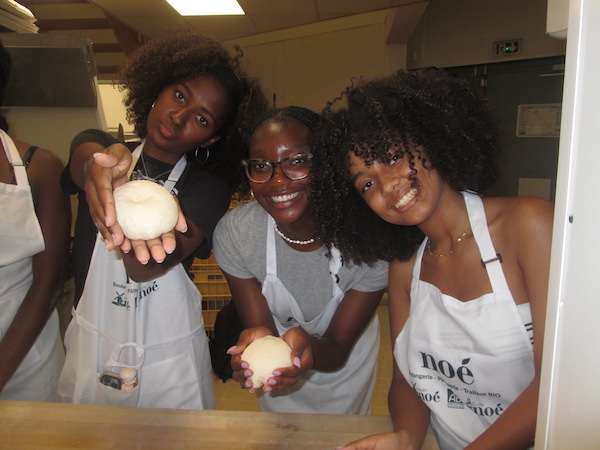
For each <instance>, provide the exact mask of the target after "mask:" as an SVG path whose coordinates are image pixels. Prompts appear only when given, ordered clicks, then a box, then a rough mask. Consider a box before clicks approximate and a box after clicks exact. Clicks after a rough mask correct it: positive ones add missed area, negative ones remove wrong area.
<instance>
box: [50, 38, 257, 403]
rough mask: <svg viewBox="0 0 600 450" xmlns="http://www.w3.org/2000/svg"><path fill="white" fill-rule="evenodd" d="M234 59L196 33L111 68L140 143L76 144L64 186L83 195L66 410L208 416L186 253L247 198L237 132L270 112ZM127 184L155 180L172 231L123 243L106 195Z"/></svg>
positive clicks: (202, 344)
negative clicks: (238, 197) (235, 202)
mask: <svg viewBox="0 0 600 450" xmlns="http://www.w3.org/2000/svg"><path fill="white" fill-rule="evenodd" d="M240 57H241V54H238V55H236V56H232V55H231V54H230V53H229V52H228V51H227V50H226V49H225V48H224V47H223V46H222V45H221V44H220V43H218V42H217V41H215V40H213V39H211V38H209V37H206V36H204V35H201V34H198V33H194V32H188V31H180V32H173V33H169V34H167V35H166V36H164V37H162V38H159V39H156V40H152V41H149V42H148V43H147V44H145V45H144V46H142V47H141V48H140V49H139V50H138V51H137V52H135V53H134V54H133V55H132V56H131V57H130V58H129V59H128V61H127V63H126V64H125V65H124V67H123V68H122V70H121V72H120V87H121V88H122V89H123V90H124V91H125V100H124V103H125V106H126V107H127V114H128V119H129V121H130V122H131V123H132V124H133V125H134V128H135V132H136V133H137V135H138V136H139V138H140V139H141V142H134V143H123V142H118V141H117V139H115V138H113V137H112V136H111V135H109V134H108V133H106V132H103V131H100V130H86V131H84V132H82V133H80V134H79V135H77V136H76V137H75V138H74V140H73V143H72V145H71V157H70V161H69V163H68V166H67V168H66V169H65V171H64V173H63V179H62V183H63V189H65V190H66V191H67V192H69V193H72V194H73V193H77V194H78V196H79V209H78V218H77V224H76V228H75V238H74V244H73V261H74V267H75V289H76V291H75V302H76V308H75V309H74V312H73V320H72V321H71V324H70V326H69V328H68V330H67V333H66V338H65V345H66V350H67V356H66V362H65V366H64V368H63V371H62V373H61V378H60V384H59V395H60V396H61V399H62V400H63V401H67V402H75V403H107V404H118V405H130V406H145V407H167V408H191V409H212V408H214V407H215V404H214V393H213V388H212V373H211V365H210V355H209V351H208V345H207V338H206V333H205V330H204V326H203V321H202V311H201V298H200V294H199V292H198V289H197V288H196V286H195V285H194V283H193V282H192V281H191V279H190V275H189V274H188V272H187V269H189V267H190V265H191V263H192V261H193V259H194V257H198V258H207V257H208V256H209V255H210V252H211V245H212V233H213V230H214V227H215V226H216V224H217V222H218V221H219V219H220V218H221V216H222V215H223V214H224V213H225V212H226V211H227V209H228V206H229V202H230V198H231V195H232V193H233V192H234V191H235V190H237V189H239V188H240V186H241V189H242V192H243V190H244V185H243V184H241V180H242V176H243V174H242V170H241V168H240V159H241V155H242V149H243V138H244V130H245V129H246V128H247V127H248V126H249V125H250V124H251V123H252V121H253V119H254V116H255V115H256V114H258V113H259V112H260V111H262V110H263V109H264V108H265V107H266V101H265V99H264V96H263V95H262V91H261V90H260V88H259V86H258V84H257V83H256V82H255V81H254V80H252V79H251V78H249V77H248V76H247V75H246V74H245V72H244V71H243V70H242V68H241V67H240ZM130 179H131V180H133V179H145V180H150V181H153V182H156V183H158V184H160V185H162V186H164V187H165V188H166V189H167V190H168V191H169V192H171V193H172V194H173V195H175V196H176V197H177V200H178V202H179V206H180V208H181V210H180V215H179V221H178V223H177V225H176V226H175V229H174V230H173V231H171V232H168V233H165V234H163V235H162V236H161V237H159V238H156V239H152V240H148V241H143V240H129V239H126V237H125V236H124V235H123V232H122V230H121V227H120V226H119V222H118V220H117V217H116V212H115V207H114V198H113V190H114V189H115V188H117V187H118V186H120V185H122V184H124V183H126V182H127V181H128V180H130ZM132 249H133V251H131V250H132ZM130 376H134V377H135V378H134V381H133V383H131V384H130V383H127V388H126V389H125V388H123V386H124V385H125V384H126V382H128V381H131V380H129V377H130ZM131 386H134V387H133V388H131Z"/></svg>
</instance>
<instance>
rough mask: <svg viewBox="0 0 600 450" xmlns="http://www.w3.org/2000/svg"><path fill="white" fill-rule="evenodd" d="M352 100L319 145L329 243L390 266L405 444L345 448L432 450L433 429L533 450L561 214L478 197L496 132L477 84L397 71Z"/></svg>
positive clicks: (459, 441) (320, 220)
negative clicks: (424, 449)
mask: <svg viewBox="0 0 600 450" xmlns="http://www.w3.org/2000/svg"><path fill="white" fill-rule="evenodd" d="M346 98H347V102H348V103H347V107H345V108H341V109H339V110H337V111H332V108H330V109H329V112H327V113H326V114H325V115H324V118H323V119H322V127H321V129H320V130H318V131H317V132H316V133H315V135H314V141H313V142H312V143H311V145H312V146H314V147H315V148H317V149H318V150H316V151H315V161H314V171H313V199H314V200H315V202H316V203H315V215H316V221H317V224H318V232H319V233H320V235H321V236H322V238H323V239H325V241H326V242H328V243H329V244H330V245H331V243H332V242H333V243H335V245H336V246H338V247H339V248H340V250H341V251H345V252H346V254H349V255H352V257H353V258H354V259H355V260H356V261H370V260H372V259H373V258H375V257H384V258H386V259H388V260H390V261H391V263H390V273H389V285H388V295H389V311H390V321H391V331H392V342H393V344H394V357H395V362H396V364H395V367H394V374H393V380H392V385H391V387H390V391H389V396H388V403H389V408H390V413H391V416H392V419H393V423H394V432H392V433H388V434H383V435H375V436H370V437H367V438H365V439H363V440H361V441H358V442H355V443H352V444H349V445H348V446H347V447H345V448H349V449H363V448H378V449H384V448H390V449H391V448H393V449H400V448H411V449H413V448H420V446H421V443H422V442H423V439H424V436H425V433H426V430H427V427H428V424H431V426H432V429H433V431H434V433H435V435H436V437H437V440H438V443H439V444H440V447H441V448H443V449H458V448H465V447H468V448H472V449H475V448H482V449H483V448H485V449H490V448H526V447H529V446H531V445H532V443H533V439H534V431H535V421H536V411H537V396H538V389H539V375H540V364H541V356H542V345H543V340H544V321H545V310H546V295H547V284H548V269H549V256H550V241H551V233H552V218H553V212H552V206H551V205H550V203H548V202H546V201H545V200H542V199H537V198H527V197H520V198H485V197H484V198H482V197H481V196H480V195H478V194H477V193H476V192H481V191H482V190H484V189H485V188H487V187H489V186H490V184H491V183H492V182H493V181H494V180H495V178H496V163H495V158H496V156H497V153H498V147H497V144H496V136H497V133H496V130H497V128H496V126H495V124H494V120H493V118H492V115H491V113H490V111H489V108H488V105H487V104H486V102H485V101H484V100H482V99H481V98H479V96H477V95H475V93H473V92H472V91H471V90H470V89H469V87H468V86H467V84H466V82H464V81H461V80H458V79H455V78H452V77H451V76H449V75H447V74H446V73H444V72H443V71H440V70H433V69H432V70H423V71H416V72H398V73H397V74H394V75H393V76H389V77H386V78H382V79H377V80H372V81H363V82H359V83H357V84H356V85H355V86H352V87H351V88H349V89H348V91H347V96H346ZM317 205H318V206H317ZM419 242H420V243H419Z"/></svg>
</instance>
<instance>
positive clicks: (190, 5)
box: [167, 0, 245, 16]
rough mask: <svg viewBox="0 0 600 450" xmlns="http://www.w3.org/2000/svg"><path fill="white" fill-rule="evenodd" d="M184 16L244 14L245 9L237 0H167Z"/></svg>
mask: <svg viewBox="0 0 600 450" xmlns="http://www.w3.org/2000/svg"><path fill="white" fill-rule="evenodd" d="M167 3H169V5H171V6H172V7H173V8H174V9H175V10H176V11H177V12H178V13H179V14H181V15H182V16H229V15H243V14H245V13H244V10H243V9H242V8H241V6H240V5H239V4H238V2H237V1H236V0H167Z"/></svg>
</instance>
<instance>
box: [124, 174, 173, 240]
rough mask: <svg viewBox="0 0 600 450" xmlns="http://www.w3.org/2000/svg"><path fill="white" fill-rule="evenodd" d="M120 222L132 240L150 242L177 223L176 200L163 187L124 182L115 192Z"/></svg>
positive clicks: (149, 182)
mask: <svg viewBox="0 0 600 450" xmlns="http://www.w3.org/2000/svg"><path fill="white" fill-rule="evenodd" d="M114 198H115V209H116V210H117V220H118V221H119V224H120V225H121V228H122V229H123V233H124V234H125V236H126V237H127V238H129V239H131V240H136V239H139V240H146V241H147V240H150V239H155V238H157V237H159V236H161V235H162V234H163V233H167V232H169V231H171V230H173V228H175V225H176V224H177V218H178V214H179V207H178V206H177V201H176V200H175V198H174V197H173V195H171V193H170V192H168V191H167V190H166V189H165V188H164V187H163V186H161V185H159V184H157V183H153V182H152V181H148V180H135V181H130V182H128V183H125V184H123V185H121V186H119V187H118V188H116V189H115V191H114Z"/></svg>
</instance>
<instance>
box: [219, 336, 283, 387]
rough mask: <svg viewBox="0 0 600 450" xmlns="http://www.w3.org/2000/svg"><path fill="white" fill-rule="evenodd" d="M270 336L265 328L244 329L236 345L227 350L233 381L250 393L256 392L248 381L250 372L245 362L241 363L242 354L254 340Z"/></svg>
mask: <svg viewBox="0 0 600 450" xmlns="http://www.w3.org/2000/svg"><path fill="white" fill-rule="evenodd" d="M272 335H273V332H272V331H271V330H269V329H268V328H266V327H255V328H246V329H245V330H244V331H242V332H241V333H240V337H239V339H238V341H237V344H236V345H234V346H233V347H231V348H230V349H229V350H227V354H229V355H231V368H232V369H233V375H232V377H233V379H234V380H236V381H239V383H240V385H241V386H242V388H244V389H248V392H250V393H254V392H256V389H255V388H254V387H253V386H252V381H250V380H249V379H248V378H250V377H251V376H252V370H250V368H249V366H248V363H247V362H245V361H242V353H243V352H244V350H246V347H248V346H249V345H250V344H251V343H252V342H254V341H255V340H257V339H260V338H261V337H265V336H272Z"/></svg>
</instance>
